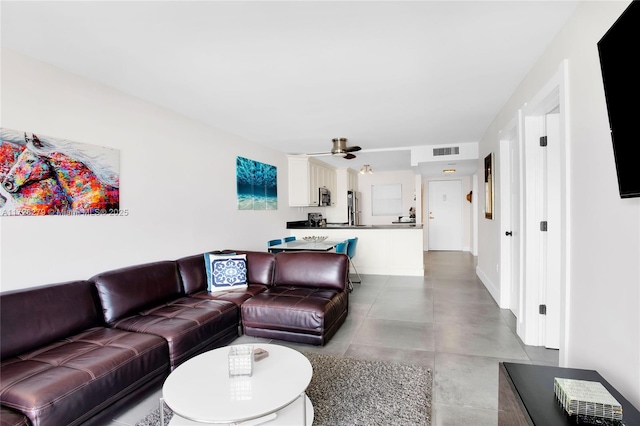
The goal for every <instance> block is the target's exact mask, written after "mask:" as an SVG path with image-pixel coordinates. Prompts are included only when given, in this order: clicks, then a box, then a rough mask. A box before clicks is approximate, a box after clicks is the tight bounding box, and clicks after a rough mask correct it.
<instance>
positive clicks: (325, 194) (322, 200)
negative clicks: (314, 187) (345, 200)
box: [318, 188, 331, 206]
mask: <svg viewBox="0 0 640 426" xmlns="http://www.w3.org/2000/svg"><path fill="white" fill-rule="evenodd" d="M330 205H331V191H329V190H328V189H327V188H320V189H318V206H330Z"/></svg>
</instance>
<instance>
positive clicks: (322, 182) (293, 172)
mask: <svg viewBox="0 0 640 426" xmlns="http://www.w3.org/2000/svg"><path fill="white" fill-rule="evenodd" d="M288 160H289V161H288V163H289V206H291V207H308V206H317V205H318V189H319V188H322V187H325V188H327V189H329V190H330V191H331V195H332V197H333V196H334V195H333V194H334V193H335V192H336V171H335V169H333V168H332V167H330V166H328V165H326V164H324V163H322V162H320V161H319V160H316V159H315V158H313V157H307V156H302V155H295V156H289V157H288ZM332 204H333V201H332Z"/></svg>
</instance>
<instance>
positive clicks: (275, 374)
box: [162, 344, 313, 426]
mask: <svg viewBox="0 0 640 426" xmlns="http://www.w3.org/2000/svg"><path fill="white" fill-rule="evenodd" d="M252 346H254V347H256V348H263V349H266V350H267V351H268V352H269V356H268V357H266V358H264V359H262V360H260V361H256V362H254V364H253V374H252V376H250V377H249V376H246V377H233V378H230V377H229V369H228V362H227V357H228V354H229V346H225V347H222V348H219V349H214V350H212V351H209V352H205V353H203V354H201V355H198V356H196V357H193V358H191V359H190V360H188V361H186V362H185V363H183V364H181V365H180V366H178V368H176V369H175V370H174V371H173V372H171V374H169V377H167V379H166V380H165V382H164V385H163V387H162V397H163V398H164V401H165V402H166V403H167V405H168V406H169V408H171V410H172V411H173V412H174V416H173V418H172V419H171V422H170V425H171V426H177V425H183V424H192V423H193V422H195V423H216V424H244V422H246V424H269V423H272V424H278V425H280V424H291V425H293V424H297V425H310V424H311V423H312V422H313V406H312V405H311V402H310V401H309V398H307V397H306V395H305V393H304V391H305V389H307V386H309V383H310V382H311V376H312V375H313V369H312V368H311V363H310V362H309V360H308V359H307V358H306V357H305V356H304V355H302V354H301V353H300V352H298V351H295V350H293V349H291V348H288V347H286V346H280V345H272V344H255V345H252ZM287 419H288V420H287Z"/></svg>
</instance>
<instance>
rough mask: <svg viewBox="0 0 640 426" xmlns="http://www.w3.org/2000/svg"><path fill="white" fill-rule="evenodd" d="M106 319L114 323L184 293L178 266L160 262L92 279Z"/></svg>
mask: <svg viewBox="0 0 640 426" xmlns="http://www.w3.org/2000/svg"><path fill="white" fill-rule="evenodd" d="M90 281H93V282H94V283H95V286H96V288H97V290H98V297H99V298H100V303H101V304H102V314H103V316H104V320H105V321H106V322H107V323H109V324H113V323H114V322H116V321H118V320H119V319H121V318H124V317H127V316H131V315H133V314H134V313H137V312H140V311H143V310H145V309H146V308H149V307H153V306H157V305H159V304H161V303H164V302H167V301H169V300H172V299H175V298H176V297H179V296H181V295H182V294H183V291H182V284H181V282H180V275H179V273H178V264H177V263H176V262H174V261H160V262H153V263H146V264H142V265H135V266H129V267H126V268H120V269H115V270H113V271H107V272H103V273H101V274H98V275H95V276H93V277H92V278H91V279H90Z"/></svg>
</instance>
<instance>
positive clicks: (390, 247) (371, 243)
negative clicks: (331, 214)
mask: <svg viewBox="0 0 640 426" xmlns="http://www.w3.org/2000/svg"><path fill="white" fill-rule="evenodd" d="M289 225H291V226H289ZM287 228H288V229H289V234H290V235H293V236H295V237H296V238H297V239H302V238H303V237H310V236H326V237H328V238H329V239H330V240H334V241H344V240H347V239H349V238H355V237H357V238H358V245H357V246H356V255H355V256H354V257H353V264H354V265H355V267H356V268H357V270H358V272H360V273H361V274H372V275H413V276H424V248H423V245H424V243H423V234H422V224H419V225H416V224H415V223H407V224H403V225H365V226H346V225H344V226H342V225H330V226H327V227H325V228H315V227H314V228H311V227H308V226H303V225H302V224H298V225H296V224H295V223H291V224H289V223H288V224H287ZM351 273H355V271H354V270H353V268H352V270H351Z"/></svg>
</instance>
